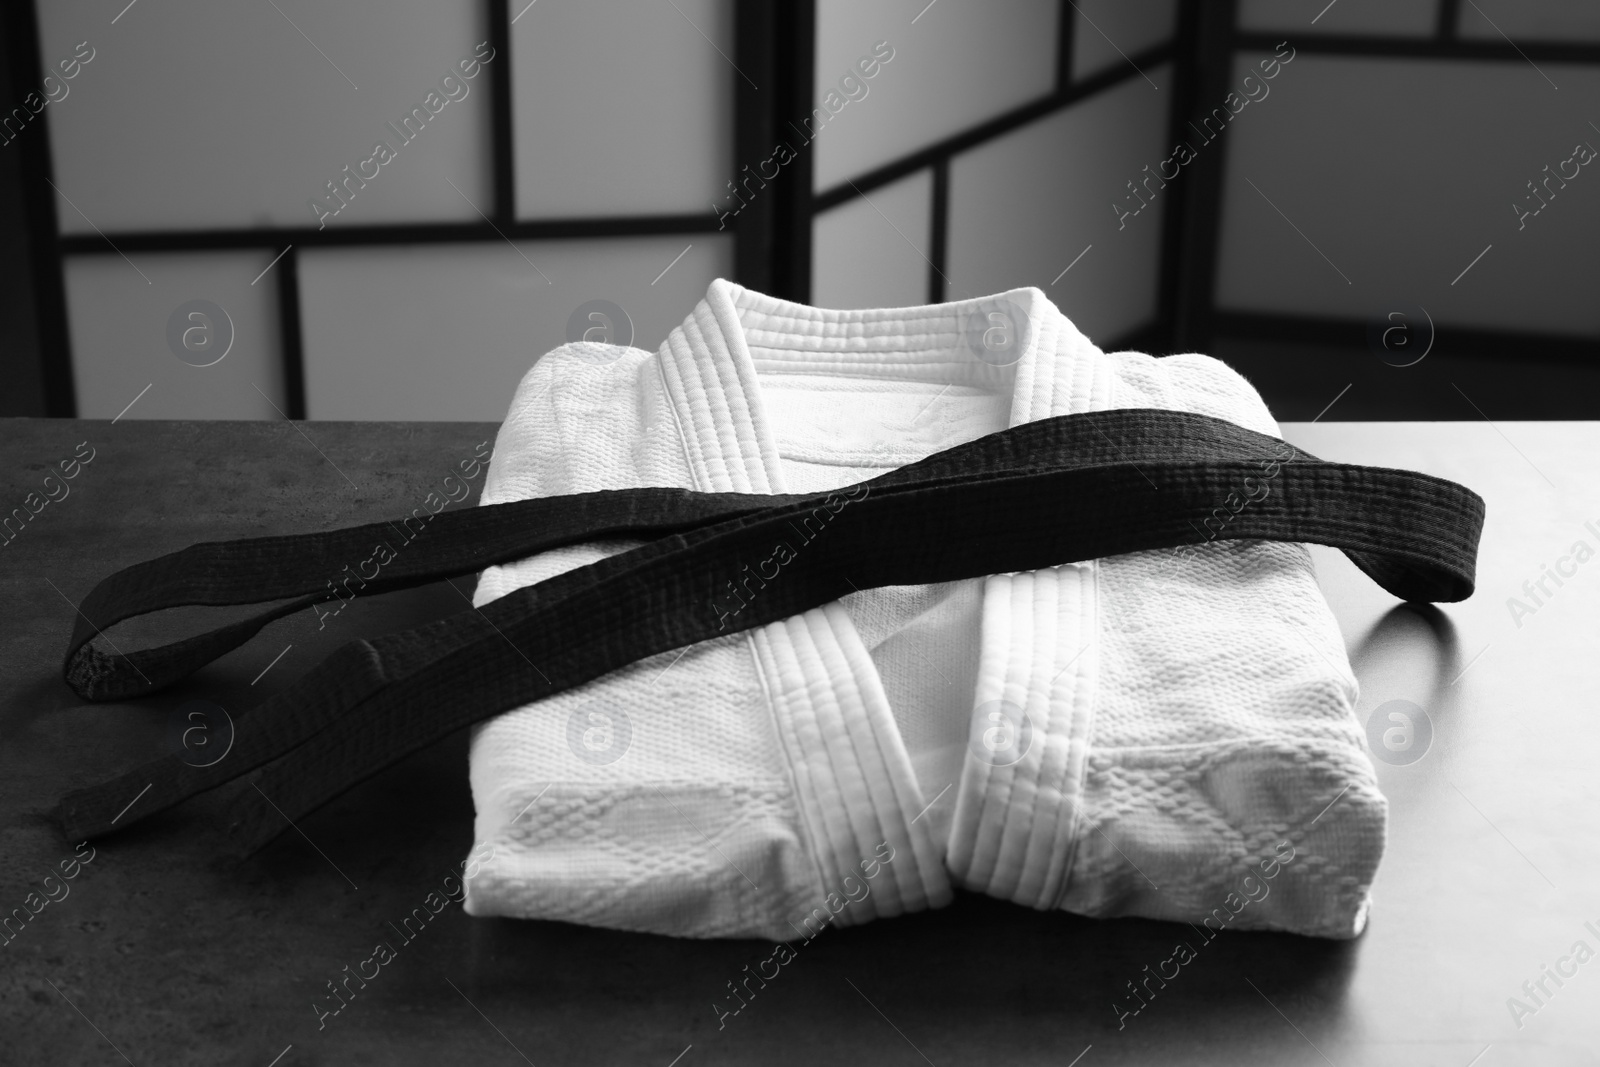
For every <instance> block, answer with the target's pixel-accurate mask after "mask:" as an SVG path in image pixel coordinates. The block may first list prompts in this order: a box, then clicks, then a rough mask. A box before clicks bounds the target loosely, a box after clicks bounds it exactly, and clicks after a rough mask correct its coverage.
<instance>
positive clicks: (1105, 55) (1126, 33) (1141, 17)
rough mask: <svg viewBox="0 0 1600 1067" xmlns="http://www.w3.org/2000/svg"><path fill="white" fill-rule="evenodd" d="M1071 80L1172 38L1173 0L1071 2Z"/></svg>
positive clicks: (1093, 0) (1176, 5)
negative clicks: (1072, 22) (1072, 10)
mask: <svg viewBox="0 0 1600 1067" xmlns="http://www.w3.org/2000/svg"><path fill="white" fill-rule="evenodd" d="M1072 6H1073V8H1074V9H1075V11H1074V12H1073V18H1074V20H1075V22H1074V24H1073V27H1072V80H1073V81H1078V80H1080V79H1083V78H1087V77H1088V76H1089V75H1091V74H1098V73H1100V72H1101V71H1102V70H1105V69H1106V68H1108V67H1112V66H1115V65H1116V64H1118V63H1127V62H1128V61H1129V59H1128V57H1130V56H1132V55H1134V54H1135V53H1137V52H1142V51H1144V50H1145V49H1146V48H1150V47H1152V46H1153V45H1158V44H1160V43H1161V42H1162V41H1165V40H1167V39H1169V38H1170V37H1171V36H1172V30H1173V26H1174V24H1175V22H1176V20H1177V17H1178V4H1177V0H1075V2H1074V3H1073V5H1072Z"/></svg>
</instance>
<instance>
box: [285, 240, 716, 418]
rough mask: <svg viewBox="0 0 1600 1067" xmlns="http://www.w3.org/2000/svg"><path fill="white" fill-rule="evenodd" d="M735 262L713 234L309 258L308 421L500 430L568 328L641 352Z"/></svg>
mask: <svg viewBox="0 0 1600 1067" xmlns="http://www.w3.org/2000/svg"><path fill="white" fill-rule="evenodd" d="M680 256H681V258H679V257H680ZM732 265H733V244H732V241H731V240H730V239H729V238H727V237H713V236H706V235H696V236H694V237H693V238H692V239H691V238H689V237H648V238H646V237H629V238H605V239H592V240H581V241H522V242H518V243H517V245H516V247H514V248H513V247H512V246H511V245H509V244H507V243H505V242H496V243H484V244H470V245H466V244H463V245H413V246H409V247H390V248H340V249H319V250H317V251H315V252H309V253H307V254H306V256H305V258H304V259H303V261H302V263H301V267H300V307H301V319H302V321H303V322H304V325H305V337H306V341H305V363H306V410H307V413H308V414H309V415H310V416H311V417H312V418H318V419H441V420H443V419H461V420H478V421H495V422H498V421H499V420H501V419H503V418H505V414H506V405H507V403H508V402H509V401H510V399H511V395H512V392H513V391H514V390H515V389H516V386H517V382H519V381H520V380H521V379H522V376H523V375H524V374H526V373H527V371H528V368H529V367H531V366H533V364H534V362H535V361H536V360H537V359H538V358H539V357H540V356H542V355H543V354H544V353H546V352H548V351H550V350H551V349H552V348H556V347H557V346H559V345H561V344H564V343H565V342H566V340H567V335H568V332H569V330H570V329H572V328H573V327H574V325H576V327H577V329H578V336H582V334H583V332H584V331H585V330H590V329H599V330H609V331H611V332H610V333H609V336H612V337H613V338H619V337H621V336H622V334H623V333H625V332H631V333H632V334H633V339H632V343H633V345H634V347H636V348H644V349H648V350H650V351H654V350H655V349H657V348H659V347H660V345H661V342H662V341H664V340H666V336H667V332H668V331H669V330H671V329H672V328H673V327H674V326H676V325H678V324H679V323H680V322H682V321H683V320H684V318H685V316H687V315H688V314H689V312H690V311H691V310H692V309H693V308H694V305H695V303H696V301H698V300H699V299H700V298H701V297H703V296H704V295H705V290H706V286H707V285H709V284H710V283H711V280H712V279H713V278H715V277H718V276H722V277H726V276H727V275H729V274H730V273H732ZM546 279H548V281H547V280H546ZM597 300H603V301H608V302H610V303H611V304H613V305H616V306H617V307H620V309H621V310H622V312H623V313H624V315H623V316H618V315H617V314H616V312H615V311H614V310H613V309H602V313H603V314H604V315H605V316H606V317H604V318H602V319H600V320H592V319H590V318H588V317H587V315H586V314H585V313H584V312H583V311H582V310H581V306H582V305H584V304H587V303H589V302H590V301H597ZM575 315H576V316H577V317H576V318H574V316H575ZM624 318H625V319H626V322H624V321H623V320H624ZM586 323H588V324H590V325H585V324H586ZM630 324H631V325H630ZM595 336H597V335H591V339H595Z"/></svg>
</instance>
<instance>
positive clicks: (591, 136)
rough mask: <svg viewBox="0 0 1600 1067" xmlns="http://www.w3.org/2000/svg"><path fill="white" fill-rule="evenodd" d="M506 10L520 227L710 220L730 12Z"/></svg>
mask: <svg viewBox="0 0 1600 1067" xmlns="http://www.w3.org/2000/svg"><path fill="white" fill-rule="evenodd" d="M509 3H510V8H509V10H510V14H511V17H512V19H513V22H512V25H511V39H512V55H513V64H514V66H513V72H512V78H511V93H512V116H513V118H512V123H513V127H514V134H513V136H514V138H515V140H516V176H517V212H518V214H519V215H520V216H521V217H523V218H550V217H571V216H592V215H645V214H661V213H672V212H691V211H704V210H706V209H707V208H708V207H709V205H710V204H711V203H712V202H713V201H715V200H718V199H721V198H722V197H723V196H724V195H725V189H724V183H725V182H727V180H728V177H729V175H731V174H732V173H733V170H734V167H733V165H732V159H733V132H732V131H733V86H734V82H735V81H736V80H738V79H739V78H740V77H741V75H740V74H739V73H738V72H737V71H736V70H735V69H734V66H733V52H734V46H733V4H732V2H731V0H673V3H670V4H668V3H659V4H640V3H638V2H637V0H539V3H538V4H536V5H530V4H529V3H528V0H509ZM762 88H765V89H766V90H767V91H769V92H770V91H773V88H772V87H771V86H763V87H762Z"/></svg>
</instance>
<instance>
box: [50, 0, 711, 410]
mask: <svg viewBox="0 0 1600 1067" xmlns="http://www.w3.org/2000/svg"><path fill="white" fill-rule="evenodd" d="M36 14H37V21H38V28H39V38H40V40H39V47H40V60H41V66H42V67H43V69H45V70H47V71H54V70H56V68H57V67H58V63H68V64H71V66H69V67H63V68H62V69H61V71H60V72H59V73H61V74H64V73H65V71H66V70H68V69H71V70H72V71H73V74H72V76H71V77H70V79H69V80H65V81H61V82H60V84H61V85H63V86H64V91H63V92H62V95H61V99H59V101H56V102H53V103H51V104H50V105H49V107H48V122H49V125H50V142H51V166H52V170H53V178H52V181H53V186H54V192H55V195H56V200H55V204H56V209H57V217H58V220H59V229H60V234H61V248H62V251H63V252H64V260H63V266H62V270H63V277H64V288H65V300H66V305H67V307H66V313H67V322H68V334H69V338H70V347H71V351H72V380H73V385H74V390H75V393H76V406H77V412H78V414H80V415H83V416H91V417H115V416H117V415H118V414H119V413H120V412H123V411H124V410H125V411H126V417H128V418H141V417H142V418H158V417H166V418H172V417H185V418H277V417H281V416H283V415H295V416H302V415H304V416H309V417H313V418H356V419H384V418H406V419H498V418H500V417H501V416H502V415H503V414H504V412H505V405H506V401H507V398H508V396H509V391H510V390H511V389H512V388H513V387H514V386H515V384H516V382H517V380H518V378H519V377H520V376H521V375H522V373H524V372H525V371H526V370H527V368H528V367H529V366H531V365H532V363H533V362H534V360H536V359H537V358H538V356H539V355H540V354H541V353H543V352H544V351H547V350H548V349H549V348H551V347H554V346H555V345H557V344H560V343H561V342H562V341H564V340H565V339H566V333H567V324H568V319H569V318H570V317H571V315H572V313H573V312H574V311H576V310H577V309H578V308H579V307H580V306H582V305H584V304H586V303H589V302H591V301H597V300H603V301H607V302H609V303H610V304H612V305H615V306H617V307H620V308H621V309H623V312H624V315H623V317H622V318H623V319H625V320H626V322H625V323H624V322H623V321H621V320H619V321H618V322H617V323H615V324H614V328H615V329H616V330H617V332H618V334H619V336H620V334H621V333H622V332H624V329H626V332H627V333H628V334H629V335H630V337H629V338H628V339H630V340H631V341H632V343H634V344H636V345H640V346H642V347H654V346H655V345H658V344H659V343H660V342H661V340H662V339H663V337H664V336H665V334H666V332H667V330H668V329H670V327H671V326H672V325H674V324H676V322H677V321H679V320H680V319H681V318H682V317H683V315H684V314H685V313H686V312H687V310H688V309H689V307H691V306H692V305H693V302H694V300H695V299H696V298H697V297H698V296H699V295H700V293H701V292H703V290H704V287H705V285H706V284H707V282H708V281H709V280H710V279H711V278H712V277H714V276H716V275H718V274H728V273H730V272H731V263H732V244H731V239H730V237H729V235H727V234H719V233H717V232H716V227H715V225H714V224H713V219H712V217H711V215H710V213H709V211H708V207H707V205H708V204H709V203H710V202H711V201H712V200H713V199H714V198H715V197H716V196H717V195H719V193H720V191H721V187H722V185H723V183H724V182H725V181H726V179H727V175H728V172H729V170H730V164H731V158H732V121H733V119H732V111H733V91H732V86H733V80H734V79H735V78H736V77H737V76H738V75H737V73H736V72H735V70H734V67H733V65H732V59H731V56H732V53H733V51H734V47H733V4H732V2H731V0H675V2H674V3H672V4H666V3H663V4H660V5H659V7H656V6H651V7H649V8H648V9H644V8H642V7H641V6H640V5H637V4H634V3H628V2H625V0H539V2H538V3H537V4H532V3H529V2H528V0H520V2H517V0H505V2H501V0H492V2H485V0H385V2H381V3H380V2H377V0H342V2H339V3H316V2H313V0H160V2H155V0H146V2H143V3H139V2H135V3H134V4H128V2H127V0H82V2H74V3H70V4H60V3H44V2H39V3H38V4H37V8H36ZM601 72H603V76H602V74H601ZM51 84H57V81H52V83H51ZM135 401H136V402H135ZM130 403H131V406H129V405H130Z"/></svg>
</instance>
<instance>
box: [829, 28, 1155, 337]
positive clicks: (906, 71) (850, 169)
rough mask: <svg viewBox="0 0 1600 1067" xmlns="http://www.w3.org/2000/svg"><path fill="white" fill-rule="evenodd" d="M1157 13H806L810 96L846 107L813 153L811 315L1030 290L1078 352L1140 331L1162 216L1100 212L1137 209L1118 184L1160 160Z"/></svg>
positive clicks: (1150, 315) (1127, 184)
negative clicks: (1077, 331) (809, 16)
mask: <svg viewBox="0 0 1600 1067" xmlns="http://www.w3.org/2000/svg"><path fill="white" fill-rule="evenodd" d="M919 9H920V10H919ZM1175 9H1176V5H1175V4H1174V3H1173V2H1171V0H1138V2H1121V3H1113V2H1109V0H1106V2H1094V0H1083V2H1079V3H1074V4H1060V3H1056V2H1053V0H1005V2H1000V3H992V4H983V5H978V4H948V5H946V4H939V5H933V6H927V5H924V4H914V5H911V4H906V3H900V2H895V0H872V2H860V0H821V2H819V4H818V5H817V47H816V63H815V84H816V93H817V97H818V99H819V100H822V99H825V95H824V94H826V93H827V92H829V91H835V92H836V95H837V97H842V98H844V99H845V100H846V101H847V102H846V103H845V104H844V105H843V106H842V108H841V109H840V110H839V112H838V113H837V114H836V115H835V116H834V117H833V118H832V119H831V120H830V121H829V122H828V125H827V126H826V128H825V130H824V131H823V133H822V134H820V135H819V136H817V138H816V142H815V143H816V146H817V156H816V167H815V171H814V175H815V184H816V205H817V207H818V209H819V210H818V213H817V215H816V218H815V221H814V224H813V241H814V243H813V247H812V299H813V301H814V302H815V303H817V304H820V305H824V306H832V307H873V306H886V305H896V304H909V303H922V302H927V301H938V300H945V299H958V298H961V297H965V296H975V295H980V294H983V293H989V292H994V291H996V290H999V289H1006V288H1011V287H1014V286H1024V285H1034V286H1038V287H1039V288H1040V289H1042V290H1044V292H1045V293H1046V294H1047V295H1048V296H1050V297H1051V299H1052V300H1054V301H1055V302H1056V303H1057V305H1058V306H1060V307H1061V308H1062V310H1064V311H1065V312H1066V313H1067V314H1068V315H1069V316H1071V317H1072V318H1073V320H1074V321H1075V322H1077V323H1078V324H1079V325H1080V326H1081V327H1082V328H1083V329H1084V330H1085V331H1086V332H1088V333H1089V334H1090V335H1091V336H1092V337H1094V338H1095V339H1096V340H1097V341H1100V342H1103V343H1104V342H1109V343H1112V344H1115V343H1116V342H1117V341H1118V340H1119V339H1120V338H1124V337H1128V336H1130V335H1133V334H1135V333H1136V332H1137V331H1138V330H1140V329H1141V328H1142V327H1147V326H1149V325H1150V324H1151V323H1152V322H1153V320H1154V319H1155V317H1156V315H1157V312H1158V309H1157V299H1158V282H1159V276H1160V257H1161V250H1162V239H1163V232H1164V231H1163V218H1162V216H1163V207H1164V206H1165V205H1164V200H1163V198H1161V197H1159V196H1156V197H1155V198H1154V199H1153V200H1152V201H1151V202H1150V203H1149V205H1148V210H1141V211H1140V213H1139V217H1137V218H1129V217H1126V216H1123V215H1119V214H1118V212H1117V210H1116V209H1115V208H1114V207H1113V205H1114V204H1116V203H1120V202H1123V201H1124V200H1125V199H1126V201H1127V203H1129V204H1130V206H1131V207H1134V208H1138V207H1139V206H1140V203H1141V201H1137V200H1134V199H1133V198H1132V197H1130V196H1129V190H1130V188H1131V183H1132V182H1134V181H1136V180H1138V179H1141V178H1142V177H1143V176H1144V173H1143V168H1146V167H1147V166H1150V165H1154V164H1155V163H1156V162H1157V161H1159V160H1160V159H1161V158H1162V156H1163V155H1164V152H1163V147H1164V145H1165V144H1166V137H1167V128H1168V124H1169V122H1170V112H1171V106H1172V104H1171V101H1172V98H1173V96H1174V86H1173V76H1172V73H1173V67H1172V64H1171V63H1170V62H1169V58H1170V54H1171V39H1172V35H1173V33H1174V29H1175V26H1174V23H1175ZM874 60H877V61H876V62H873V61H874ZM862 61H867V62H868V68H861V69H869V68H875V70H874V73H873V75H872V76H871V77H870V78H866V77H861V76H859V74H858V73H856V72H857V69H858V68H857V67H856V64H858V63H860V62H862ZM1151 188H1154V187H1153V186H1152V187H1151Z"/></svg>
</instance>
